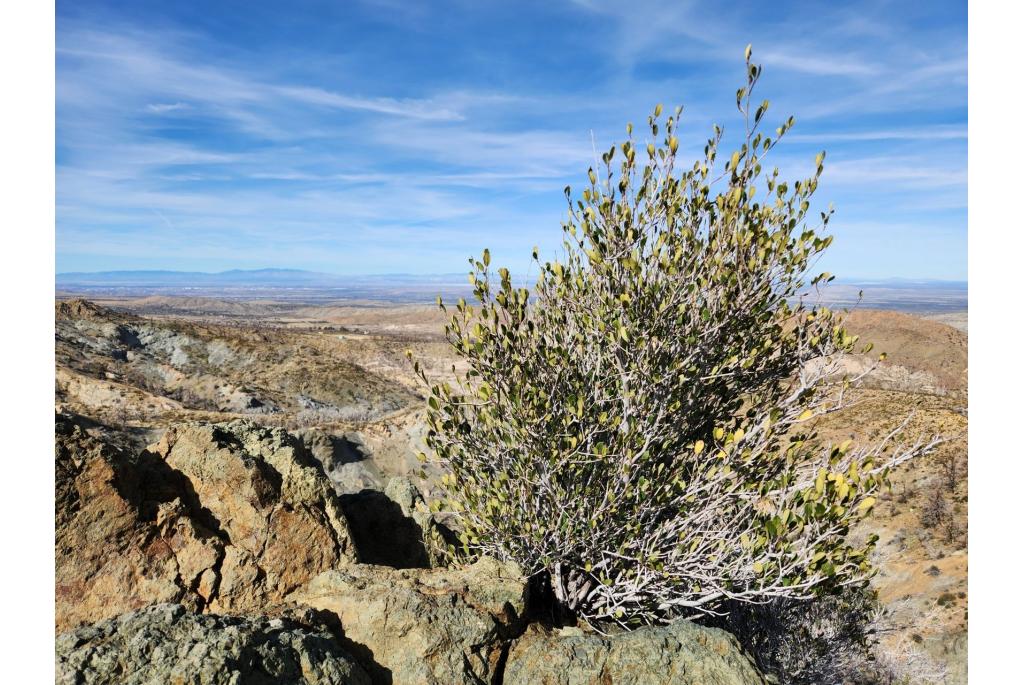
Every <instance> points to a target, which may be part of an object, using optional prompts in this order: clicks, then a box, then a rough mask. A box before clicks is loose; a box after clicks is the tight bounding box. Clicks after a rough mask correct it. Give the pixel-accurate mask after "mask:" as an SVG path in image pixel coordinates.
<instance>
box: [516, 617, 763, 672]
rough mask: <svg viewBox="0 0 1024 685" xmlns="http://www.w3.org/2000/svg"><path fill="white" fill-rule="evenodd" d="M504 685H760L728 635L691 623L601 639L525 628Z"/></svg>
mask: <svg viewBox="0 0 1024 685" xmlns="http://www.w3.org/2000/svg"><path fill="white" fill-rule="evenodd" d="M503 682H504V684H505V685H606V684H607V683H615V685H661V684H664V685H669V684H671V685H763V684H764V683H765V682H766V681H765V680H764V678H763V677H762V676H761V674H760V673H758V671H757V669H756V668H755V666H754V663H753V662H752V661H751V660H750V658H749V657H747V656H746V655H745V654H744V653H743V651H742V650H741V649H740V646H739V643H738V642H737V641H736V638H734V637H733V636H732V635H730V634H729V633H726V632H725V631H723V630H718V629H717V628H705V627H703V626H699V625H697V624H695V623H691V622H690V621H676V622H675V623H672V624H670V625H667V626H661V627H648V628H640V629H639V630H635V631H633V632H630V633H622V634H619V635H613V636H607V637H606V636H603V635H599V634H596V633H583V632H582V631H580V630H578V629H567V630H563V631H558V632H555V631H550V630H546V629H544V628H541V627H539V626H531V627H530V629H529V630H528V631H527V632H526V633H525V634H524V635H523V636H522V637H521V638H519V639H518V640H516V642H515V644H514V645H513V646H512V649H511V651H510V652H509V655H508V661H507V663H506V665H505V671H504V681H503Z"/></svg>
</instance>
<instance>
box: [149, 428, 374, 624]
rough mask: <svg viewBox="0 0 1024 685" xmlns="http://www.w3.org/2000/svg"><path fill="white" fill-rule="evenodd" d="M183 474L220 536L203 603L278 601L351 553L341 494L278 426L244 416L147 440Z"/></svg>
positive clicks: (230, 606)
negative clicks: (220, 552)
mask: <svg viewBox="0 0 1024 685" xmlns="http://www.w3.org/2000/svg"><path fill="white" fill-rule="evenodd" d="M152 451H153V453H155V454H157V455H159V456H161V457H162V458H163V459H164V460H165V461H166V463H167V464H168V465H169V466H170V467H172V468H174V469H176V470H178V471H180V472H181V473H182V474H184V476H185V477H186V478H188V479H189V481H190V482H191V484H192V486H193V488H194V490H195V496H196V498H197V500H198V502H199V503H200V504H201V506H202V507H203V509H204V510H205V511H207V512H209V514H210V516H211V518H212V519H213V520H215V521H216V525H217V527H218V529H219V530H221V531H223V533H224V535H225V536H226V538H227V539H228V540H229V541H230V545H231V550H230V552H231V553H230V554H226V555H225V557H224V561H223V563H222V565H221V568H220V576H221V581H220V588H219V592H218V593H217V595H216V597H215V598H214V599H212V600H211V602H210V608H211V610H213V611H225V610H238V609H247V608H250V607H254V606H259V605H260V604H265V603H267V602H268V601H270V602H273V601H277V600H279V599H280V598H281V597H283V596H284V595H285V594H287V593H289V592H291V591H292V590H294V589H295V588H297V587H299V586H300V585H301V584H303V583H305V582H306V581H307V580H309V579H310V578H312V577H313V576H315V575H316V574H318V573H320V572H322V571H325V570H327V569H331V568H335V567H336V566H339V565H344V564H346V563H349V562H352V561H355V560H356V552H355V548H354V546H353V544H352V538H351V533H350V531H349V527H348V523H347V522H346V520H345V515H344V513H343V512H342V509H341V502H340V500H339V499H338V497H337V495H336V494H335V493H334V488H333V486H332V485H331V483H330V481H329V480H328V479H327V477H326V476H325V475H324V472H323V468H322V467H321V466H320V464H319V463H318V462H317V461H316V460H314V459H313V458H312V456H311V455H310V454H309V453H308V452H307V451H306V450H305V449H304V448H303V447H302V444H301V443H300V442H299V441H298V440H297V439H295V438H294V437H292V436H290V435H289V434H288V433H286V432H285V431H284V430H282V429H280V428H273V429H268V428H264V427H262V426H259V425H257V424H255V423H252V422H250V421H242V420H240V421H232V422H231V423H228V424H221V425H213V426H210V425H199V424H191V425H185V426H179V427H173V428H171V429H169V430H168V431H167V432H166V433H165V434H164V437H163V439H162V440H161V441H160V443H159V444H157V445H156V446H155V447H154V448H152Z"/></svg>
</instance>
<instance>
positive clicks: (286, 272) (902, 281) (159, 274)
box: [57, 269, 967, 290]
mask: <svg viewBox="0 0 1024 685" xmlns="http://www.w3.org/2000/svg"><path fill="white" fill-rule="evenodd" d="M465 282H466V276H465V274H463V273H447V274H373V275H363V276H343V275H339V274H329V273H323V272H319V271H305V270H302V269H248V270H247V269H231V270H230V271H218V272H207V271H164V270H155V271H92V272H90V271H69V272H65V273H59V274H57V285H58V286H63V285H97V286H120V285H123V286H151V287H160V286H177V287H181V286H250V287H260V286H264V287H278V288H280V287H332V286H335V287H346V286H352V285H365V284H371V283H372V284H377V285H402V284H432V283H445V284H448V283H459V284H462V283H465ZM835 285H843V286H849V287H853V286H865V287H875V288H877V287H884V288H895V289H900V288H941V289H951V290H960V289H963V290H966V289H967V282H966V281H943V280H926V279H908V278H885V279H845V280H838V279H837V280H836V281H835V282H834V283H833V286H835Z"/></svg>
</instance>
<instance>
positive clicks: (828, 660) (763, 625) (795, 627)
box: [713, 587, 882, 685]
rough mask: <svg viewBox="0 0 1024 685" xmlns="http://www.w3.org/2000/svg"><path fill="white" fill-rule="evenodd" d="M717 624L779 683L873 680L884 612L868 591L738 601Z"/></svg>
mask: <svg viewBox="0 0 1024 685" xmlns="http://www.w3.org/2000/svg"><path fill="white" fill-rule="evenodd" d="M728 609H729V610H728V611H727V613H726V615H725V617H723V618H718V619H714V621H713V622H714V623H715V624H716V625H718V626H719V627H722V628H725V629H726V630H728V631H729V632H731V633H732V634H734V635H735V636H736V638H737V639H738V640H739V641H740V644H742V645H743V647H744V648H745V649H746V650H747V652H748V653H749V654H751V655H752V656H753V657H754V659H755V661H756V662H757V665H758V668H759V669H760V670H761V671H762V672H763V673H765V674H770V675H772V676H774V677H775V680H776V682H778V683H779V685H819V684H821V683H850V682H870V681H872V680H873V672H874V669H875V665H874V649H875V647H876V644H877V640H876V636H875V626H876V623H877V620H878V617H879V616H880V615H881V612H882V609H881V606H880V605H879V603H878V600H877V598H876V596H875V593H874V592H873V591H871V590H869V589H867V588H853V587H849V588H844V589H842V590H840V591H839V592H836V593H834V594H828V595H824V596H822V597H820V598H815V599H811V600H792V599H776V600H772V601H770V602H767V603H765V604H749V603H735V604H733V605H732V606H730V607H728Z"/></svg>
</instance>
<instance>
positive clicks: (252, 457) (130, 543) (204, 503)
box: [55, 416, 356, 630]
mask: <svg viewBox="0 0 1024 685" xmlns="http://www.w3.org/2000/svg"><path fill="white" fill-rule="evenodd" d="M55 433H56V446H55V471H56V482H55V488H56V512H55V520H56V531H55V542H56V544H55V557H56V560H55V561H56V613H55V620H56V625H57V629H58V630H67V629H69V628H73V627H75V626H78V625H81V624H83V623H91V622H94V621H97V620H101V619H104V618H110V617H112V616H116V615H118V614H121V613H124V612H126V611H130V610H133V609H138V608H140V607H143V606H146V605H149V604H155V603H162V602H176V603H179V604H183V605H185V606H187V607H189V608H190V609H192V610H195V611H223V610H231V611H248V610H251V609H255V608H260V607H263V606H265V605H268V604H274V603H277V602H279V601H280V600H281V598H282V597H283V596H284V595H285V594H287V593H288V592H291V591H292V590H294V589H295V588H297V587H299V586H300V585H302V584H304V583H305V582H307V581H308V580H310V579H311V578H313V577H315V576H316V575H317V574H319V573H321V572H322V571H325V570H327V569H331V568H335V567H337V566H340V565H345V564H347V563H349V562H351V561H354V560H355V559H356V552H355V549H354V547H353V545H352V542H351V537H350V534H349V531H348V525H347V523H346V521H345V518H344V515H343V514H342V511H341V504H340V501H339V500H338V497H337V495H335V494H334V491H333V488H332V487H331V485H330V483H329V482H328V480H327V478H326V476H324V474H323V471H322V469H321V468H320V467H319V465H318V464H317V463H316V462H315V461H314V460H313V459H312V458H311V457H310V456H309V455H308V453H307V452H305V451H304V450H303V449H302V448H301V446H299V445H298V443H297V442H296V441H294V440H293V439H292V438H290V436H288V434H287V433H285V432H284V431H281V430H269V429H265V428H261V427H259V426H257V425H255V424H251V423H246V422H240V421H236V422H232V423H230V424H223V425H220V426H200V425H188V426H183V427H176V428H172V429H169V430H168V431H167V433H166V434H165V435H164V438H163V440H162V441H161V442H160V443H159V444H158V445H157V446H155V447H152V448H151V449H150V450H147V451H144V452H141V453H138V454H136V453H133V452H131V451H129V450H126V449H122V448H119V447H116V446H114V445H112V444H110V443H108V442H105V441H103V440H100V439H97V438H95V437H92V436H90V435H89V434H88V433H87V432H86V431H85V429H84V427H83V425H81V422H80V421H76V420H75V419H72V418H70V417H63V416H58V417H57V420H56V423H55Z"/></svg>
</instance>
